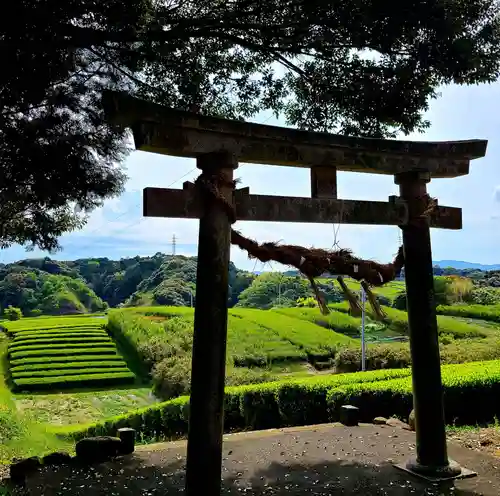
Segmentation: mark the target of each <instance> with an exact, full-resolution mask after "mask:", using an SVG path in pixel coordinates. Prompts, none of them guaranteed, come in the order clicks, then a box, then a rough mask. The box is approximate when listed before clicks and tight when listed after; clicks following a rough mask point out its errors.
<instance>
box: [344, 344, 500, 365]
mask: <svg viewBox="0 0 500 496" xmlns="http://www.w3.org/2000/svg"><path fill="white" fill-rule="evenodd" d="M440 354H441V363H442V364H454V363H468V362H476V361H486V360H497V359H498V358H499V357H500V337H499V338H495V337H492V338H487V339H450V340H449V341H448V342H446V340H445V342H444V343H443V342H442V343H441V345H440ZM410 365H411V355H410V347H409V345H408V343H386V344H368V345H367V347H366V368H367V370H376V369H379V368H382V369H385V368H399V367H409V366H410ZM335 366H336V368H337V370H338V371H339V372H357V371H360V370H361V346H356V347H348V348H344V349H342V350H340V351H339V353H338V354H337V356H336V357H335Z"/></svg>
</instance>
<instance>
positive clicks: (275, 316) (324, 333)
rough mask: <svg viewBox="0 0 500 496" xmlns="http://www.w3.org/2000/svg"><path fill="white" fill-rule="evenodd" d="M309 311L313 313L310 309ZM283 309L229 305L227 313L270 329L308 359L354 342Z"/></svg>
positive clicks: (324, 357) (331, 353)
mask: <svg viewBox="0 0 500 496" xmlns="http://www.w3.org/2000/svg"><path fill="white" fill-rule="evenodd" d="M291 310H293V311H294V312H304V311H305V312H307V311H308V309H306V308H300V309H291ZM312 311H313V312H314V309H312ZM284 312H287V309H279V310H255V309H249V308H244V309H243V308H242V309H239V308H233V309H231V310H230V311H229V313H230V315H235V316H240V317H242V318H244V319H246V320H248V321H251V322H255V323H256V324H258V325H259V326H261V327H264V328H265V329H269V330H271V331H273V332H274V333H275V334H276V335H277V336H278V337H279V338H280V339H282V340H286V341H288V342H290V343H292V344H293V345H294V346H297V347H298V348H299V349H301V350H303V351H304V352H305V353H306V355H307V357H308V358H309V359H310V360H312V361H315V360H327V359H328V358H332V357H334V356H335V353H336V352H337V350H338V349H339V348H341V347H342V346H348V345H349V344H352V343H353V342H354V341H353V340H352V339H350V338H348V337H347V336H344V335H343V334H339V333H336V332H333V331H331V330H329V329H325V328H323V327H321V326H318V325H315V324H313V323H312V322H308V321H307V320H306V319H301V318H294V317H290V316H288V314H285V313H284Z"/></svg>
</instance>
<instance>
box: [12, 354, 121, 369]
mask: <svg viewBox="0 0 500 496" xmlns="http://www.w3.org/2000/svg"><path fill="white" fill-rule="evenodd" d="M81 360H85V362H87V363H88V362H98V361H102V360H105V361H106V362H109V361H112V360H113V361H120V362H121V361H123V358H122V357H121V356H120V355H117V354H114V355H104V356H103V355H102V354H101V355H85V356H84V357H78V356H73V355H72V354H70V356H55V357H54V356H48V357H46V356H44V354H43V353H41V354H40V356H30V357H26V358H18V359H16V360H11V361H10V366H11V367H17V366H22V365H35V364H47V363H55V362H58V363H61V362H76V361H81Z"/></svg>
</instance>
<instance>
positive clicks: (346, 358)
mask: <svg viewBox="0 0 500 496" xmlns="http://www.w3.org/2000/svg"><path fill="white" fill-rule="evenodd" d="M365 364H366V369H367V370H378V369H396V368H404V367H409V366H410V364H411V356H410V348H409V346H408V344H407V343H391V344H375V345H370V344H369V345H367V346H366V362H365ZM335 367H336V370H337V371H338V372H358V371H360V370H361V349H360V346H357V347H356V348H344V349H342V350H340V351H339V353H338V354H337V356H336V357H335Z"/></svg>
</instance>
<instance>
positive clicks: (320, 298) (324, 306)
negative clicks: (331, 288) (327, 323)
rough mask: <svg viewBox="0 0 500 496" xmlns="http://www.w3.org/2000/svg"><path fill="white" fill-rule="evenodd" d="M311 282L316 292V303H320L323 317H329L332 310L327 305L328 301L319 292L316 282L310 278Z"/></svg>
mask: <svg viewBox="0 0 500 496" xmlns="http://www.w3.org/2000/svg"><path fill="white" fill-rule="evenodd" d="M309 282H310V283H311V288H312V290H313V291H314V295H315V296H316V301H317V302H318V306H319V309H320V311H321V313H322V314H323V315H328V314H329V313H330V309H329V308H328V306H327V304H326V299H325V296H324V295H323V293H322V292H321V291H320V290H319V288H318V285H317V284H316V281H315V280H314V279H313V278H312V277H309Z"/></svg>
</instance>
